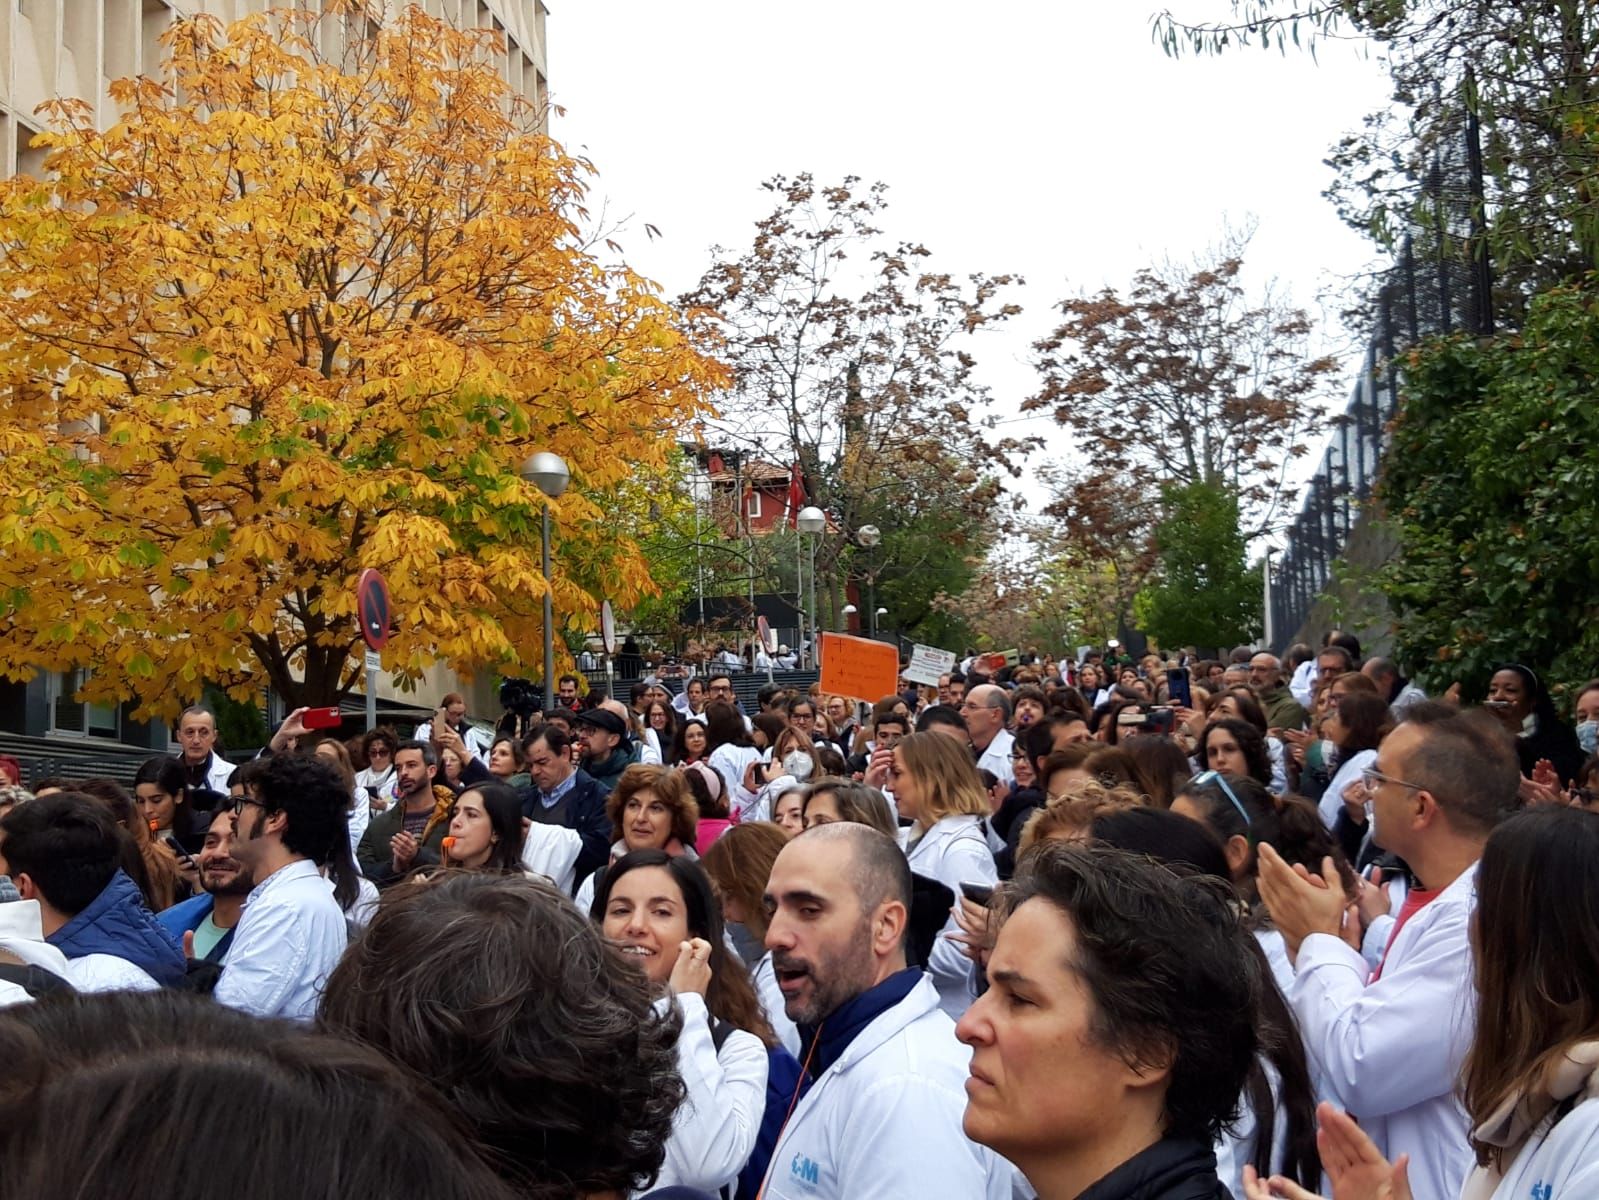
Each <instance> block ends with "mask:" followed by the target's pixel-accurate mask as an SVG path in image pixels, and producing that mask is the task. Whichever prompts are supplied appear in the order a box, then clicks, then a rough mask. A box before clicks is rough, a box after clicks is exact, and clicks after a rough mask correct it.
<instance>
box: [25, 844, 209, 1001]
mask: <svg viewBox="0 0 1599 1200" xmlns="http://www.w3.org/2000/svg"><path fill="white" fill-rule="evenodd" d="M44 940H45V941H47V942H49V943H50V944H51V945H52V946H54V947H55V948H56V949H57V950H59V951H61V953H62V954H65V955H66V956H67V957H68V958H83V957H84V956H85V955H89V954H110V955H114V956H115V957H117V958H122V959H126V960H127V961H128V962H130V963H132V964H133V965H134V966H136V967H138V968H139V969H140V970H142V971H144V972H145V973H146V974H148V975H150V976H151V977H152V978H153V979H154V980H155V981H156V982H157V983H159V984H161V985H162V986H163V987H171V986H172V985H174V984H176V983H180V982H182V980H183V977H184V974H185V972H186V970H187V964H186V963H185V962H184V960H183V951H182V949H181V948H180V947H179V946H178V943H176V942H174V941H173V940H172V935H171V934H169V933H168V932H167V931H166V930H165V929H164V928H162V927H161V925H160V924H159V923H158V922H157V921H156V919H155V916H154V915H153V914H152V913H151V912H150V910H149V909H148V908H146V907H145V906H144V898H143V897H142V896H141V895H140V894H139V889H138V888H137V887H136V886H135V885H134V882H133V880H131V879H129V878H128V877H127V875H126V874H124V873H123V872H122V871H120V870H119V871H118V872H117V873H116V874H115V875H113V876H112V877H111V882H110V883H108V884H106V885H105V890H104V891H102V892H101V893H100V894H99V895H98V896H96V897H95V898H94V899H93V900H91V901H90V902H89V907H88V908H85V909H84V910H83V911H82V912H80V913H79V914H78V915H77V916H75V917H73V918H72V919H71V920H70V921H68V922H67V923H66V924H65V925H63V926H62V927H61V928H60V929H58V930H56V931H55V932H54V933H52V934H51V935H50V936H49V937H47V938H45V939H44Z"/></svg>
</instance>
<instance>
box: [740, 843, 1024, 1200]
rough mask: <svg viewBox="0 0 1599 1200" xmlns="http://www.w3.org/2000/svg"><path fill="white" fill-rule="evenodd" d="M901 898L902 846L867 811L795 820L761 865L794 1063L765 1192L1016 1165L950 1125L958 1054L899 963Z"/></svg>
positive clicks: (957, 1186) (981, 1182)
mask: <svg viewBox="0 0 1599 1200" xmlns="http://www.w3.org/2000/svg"><path fill="white" fill-rule="evenodd" d="M910 902H911V873H910V867H909V866H908V865H907V863H906V861H905V856H904V854H903V853H901V852H900V849H899V847H898V846H897V845H895V844H894V842H893V841H892V840H891V839H890V838H888V837H886V836H884V835H883V834H881V833H879V832H877V831H876V830H875V829H872V828H870V827H869V826H866V825H859V824H854V823H851V822H845V821H838V822H833V823H831V824H826V825H819V826H817V827H815V828H813V829H810V830H807V831H806V832H805V833H803V834H801V835H800V836H798V837H797V838H795V839H794V840H793V841H792V842H790V843H789V844H788V845H787V846H785V847H784V848H783V850H782V852H781V853H780V854H778V856H777V861H776V862H775V863H773V865H772V873H771V877H770V879H769V881H768V883H767V889H766V908H767V911H768V912H769V913H770V914H771V917H770V921H769V924H768V926H767V932H766V945H767V948H768V949H770V950H771V951H772V967H773V970H774V972H775V974H776V977H777V984H778V987H779V988H780V989H781V990H782V993H783V1010H784V1012H786V1013H787V1014H788V1017H789V1019H790V1020H792V1021H794V1022H795V1024H796V1025H798V1026H799V1033H800V1042H801V1049H802V1050H803V1051H804V1053H803V1054H802V1055H801V1059H802V1061H803V1062H804V1069H803V1071H804V1073H803V1077H802V1079H801V1085H800V1095H799V1099H798V1101H797V1102H796V1103H795V1105H794V1107H793V1112H792V1114H791V1115H790V1117H789V1119H788V1122H787V1123H786V1124H785V1125H784V1127H783V1132H782V1134H781V1136H780V1137H779V1139H778V1143H777V1147H776V1149H775V1150H774V1151H773V1153H772V1159H771V1162H772V1166H771V1168H770V1170H769V1172H768V1174H767V1178H766V1184H765V1189H764V1195H765V1196H766V1197H767V1198H768V1200H797V1198H799V1197H805V1198H807V1200H816V1198H818V1197H821V1198H823V1200H842V1198H843V1197H846V1196H852V1197H858V1196H913V1195H928V1196H967V1197H990V1198H993V1200H998V1198H999V1197H1008V1196H1009V1195H1010V1194H1011V1181H1012V1178H1013V1174H1014V1169H1013V1168H1012V1167H1011V1166H1010V1164H1009V1163H1007V1162H1005V1160H1004V1159H1001V1158H999V1157H998V1156H996V1155H995V1154H993V1152H991V1151H989V1150H986V1149H984V1148H983V1147H981V1146H978V1145H976V1144H975V1143H973V1142H972V1141H971V1140H970V1139H968V1138H967V1137H966V1135H965V1133H964V1132H962V1129H961V1121H962V1118H963V1114H964V1113H965V1109H966V1094H965V1084H966V1075H967V1071H966V1068H967V1062H968V1059H969V1057H970V1056H969V1055H968V1054H967V1053H966V1051H965V1050H964V1049H963V1048H962V1047H961V1046H960V1045H959V1043H958V1042H956V1041H955V1038H954V1032H955V1025H954V1022H953V1021H951V1020H950V1019H949V1017H947V1016H945V1015H944V1013H943V1011H942V1010H941V1009H940V1008H939V1005H938V992H937V990H936V989H935V988H934V987H933V984H932V981H931V980H930V979H928V978H927V977H926V976H924V975H923V974H922V972H921V971H919V970H916V969H914V968H912V969H907V968H906V964H905V933H906V927H907V918H908V915H909V911H910Z"/></svg>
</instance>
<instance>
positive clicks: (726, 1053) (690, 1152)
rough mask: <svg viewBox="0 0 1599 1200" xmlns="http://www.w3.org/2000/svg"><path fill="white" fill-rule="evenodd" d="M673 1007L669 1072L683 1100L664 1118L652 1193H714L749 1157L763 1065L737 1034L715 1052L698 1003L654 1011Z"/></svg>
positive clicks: (755, 1048)
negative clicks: (679, 1018)
mask: <svg viewBox="0 0 1599 1200" xmlns="http://www.w3.org/2000/svg"><path fill="white" fill-rule="evenodd" d="M674 1001H675V1002H676V1004H677V1006H678V1008H679V1009H680V1010H681V1011H682V1013H683V1032H682V1034H681V1036H679V1038H678V1039H677V1070H678V1074H680V1075H681V1076H682V1077H683V1085H684V1086H685V1087H686V1088H687V1089H688V1095H687V1096H686V1097H685V1099H684V1100H683V1106H682V1107H681V1108H679V1109H678V1110H677V1113H676V1115H675V1116H673V1118H672V1135H671V1137H670V1138H668V1139H667V1142H666V1163H665V1164H664V1165H663V1166H662V1167H661V1173H660V1176H659V1177H658V1178H657V1179H656V1180H655V1187H658V1188H665V1187H671V1186H674V1185H676V1186H678V1187H689V1188H700V1189H701V1190H703V1191H707V1192H716V1191H718V1190H719V1189H720V1188H721V1187H722V1186H723V1185H724V1184H731V1183H736V1181H737V1180H738V1173H739V1172H740V1171H742V1170H743V1169H744V1167H745V1164H747V1163H748V1162H749V1160H750V1155H751V1154H752V1153H754V1151H755V1139H756V1137H757V1135H759V1133H760V1131H761V1118H762V1117H763V1116H764V1115H765V1113H766V1071H767V1064H768V1063H769V1061H770V1060H769V1059H768V1058H767V1056H766V1047H765V1046H764V1045H762V1044H761V1040H760V1038H758V1037H756V1036H755V1035H754V1034H752V1033H746V1032H744V1030H742V1029H735V1030H733V1031H732V1032H731V1033H729V1034H728V1035H727V1040H726V1041H724V1042H723V1043H722V1049H721V1050H720V1052H718V1051H717V1049H716V1043H715V1042H714V1041H713V1040H712V1038H711V1024H710V1014H709V1013H708V1012H707V1011H706V1008H705V998H704V997H703V996H700V995H697V994H696V993H694V992H685V993H684V994H682V995H680V996H676V997H672V996H665V997H662V998H661V999H660V1000H658V1001H657V1002H656V1003H657V1004H658V1005H661V1006H664V1005H667V1004H671V1003H673V1002H674ZM642 1194H644V1193H635V1195H642Z"/></svg>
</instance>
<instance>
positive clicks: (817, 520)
mask: <svg viewBox="0 0 1599 1200" xmlns="http://www.w3.org/2000/svg"><path fill="white" fill-rule="evenodd" d="M794 527H795V528H796V529H798V530H799V531H800V532H801V533H807V534H810V542H811V594H810V599H809V602H808V603H807V605H806V607H807V608H808V609H809V610H810V613H809V615H808V617H807V618H806V620H807V621H808V623H809V624H810V627H811V654H810V665H811V666H813V667H814V666H815V665H816V535H817V534H819V533H821V532H822V530H824V529H826V528H827V514H826V513H824V512H823V511H822V510H821V509H819V508H817V507H816V506H815V505H814V504H808V505H806V506H805V507H804V508H802V509H800V510H799V516H797V517H796V518H795V519H794Z"/></svg>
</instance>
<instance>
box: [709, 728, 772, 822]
mask: <svg viewBox="0 0 1599 1200" xmlns="http://www.w3.org/2000/svg"><path fill="white" fill-rule="evenodd" d="M760 757H761V752H760V751H759V750H757V749H756V748H755V747H754V746H735V745H733V744H732V743H731V742H729V743H726V744H724V745H721V746H718V747H717V748H716V749H715V750H712V751H711V754H710V757H709V758H708V759H706V762H707V764H708V765H709V766H710V767H711V768H712V769H713V770H714V771H715V772H716V773H717V774H718V775H720V776H721V777H722V785H723V787H724V788H725V789H726V790H725V791H724V792H723V793H722V795H724V796H726V797H727V802H728V807H729V808H730V809H731V810H732V811H733V813H734V814H735V815H737V814H738V813H740V812H741V811H742V810H743V809H744V808H745V807H746V806H748V805H749V804H751V803H753V802H754V800H755V793H753V792H750V791H747V790H746V789H745V787H744V772H745V770H746V769H747V768H748V767H749V765H750V763H752V762H757V761H759V759H760ZM741 819H747V818H741Z"/></svg>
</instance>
